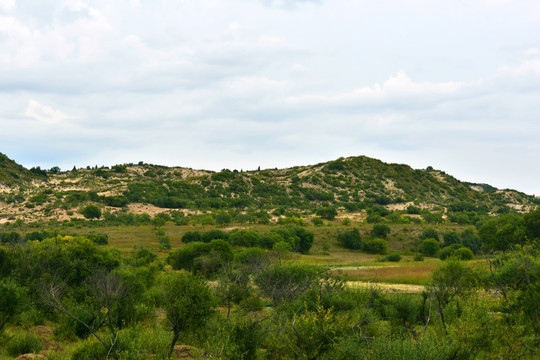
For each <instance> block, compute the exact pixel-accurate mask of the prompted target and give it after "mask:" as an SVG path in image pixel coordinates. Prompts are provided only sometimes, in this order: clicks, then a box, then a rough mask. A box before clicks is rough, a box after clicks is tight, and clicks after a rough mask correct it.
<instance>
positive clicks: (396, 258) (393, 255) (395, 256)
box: [384, 252, 401, 262]
mask: <svg viewBox="0 0 540 360" xmlns="http://www.w3.org/2000/svg"><path fill="white" fill-rule="evenodd" d="M384 259H385V260H386V261H391V262H399V261H400V260H401V255H400V254H399V253H397V252H393V253H390V254H388V255H386V257H385V258H384Z"/></svg>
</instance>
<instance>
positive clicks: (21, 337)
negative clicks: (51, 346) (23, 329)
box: [7, 332, 42, 356]
mask: <svg viewBox="0 0 540 360" xmlns="http://www.w3.org/2000/svg"><path fill="white" fill-rule="evenodd" d="M41 347H42V346H41V341H39V339H38V338H37V337H35V336H34V335H33V334H32V333H28V332H27V333H19V334H16V335H14V336H13V337H12V338H11V339H10V340H9V342H8V343H7V352H8V354H9V355H11V356H19V355H22V354H30V353H33V354H37V353H38V352H40V351H41Z"/></svg>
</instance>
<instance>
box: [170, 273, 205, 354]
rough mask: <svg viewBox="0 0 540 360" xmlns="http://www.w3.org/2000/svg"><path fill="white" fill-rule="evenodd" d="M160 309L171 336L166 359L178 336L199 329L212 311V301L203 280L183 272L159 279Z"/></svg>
mask: <svg viewBox="0 0 540 360" xmlns="http://www.w3.org/2000/svg"><path fill="white" fill-rule="evenodd" d="M162 283H163V287H162V290H163V309H164V310H165V316H166V318H167V321H168V323H169V325H170V327H171V330H172V332H173V338H172V341H171V345H170V348H169V355H170V354H172V352H173V350H174V345H175V344H176V342H177V341H178V339H179V337H180V334H181V333H182V332H183V331H185V330H188V329H197V328H200V327H201V326H203V325H204V324H205V323H206V321H207V319H208V318H209V317H210V316H211V315H212V314H213V313H214V311H215V305H216V302H215V299H214V298H213V297H212V293H211V291H210V289H209V287H208V285H207V283H206V281H204V279H202V278H200V277H197V276H195V275H192V274H190V273H184V272H180V273H177V272H174V273H170V274H167V276H166V277H165V278H164V279H163V282H162Z"/></svg>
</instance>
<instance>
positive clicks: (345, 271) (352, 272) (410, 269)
mask: <svg viewBox="0 0 540 360" xmlns="http://www.w3.org/2000/svg"><path fill="white" fill-rule="evenodd" d="M437 266H438V262H435V261H433V262H426V263H404V264H402V265H393V266H365V267H358V268H340V269H338V270H335V271H336V273H338V274H340V275H342V276H344V277H345V278H346V279H347V280H356V281H373V282H385V283H398V284H417V285H425V284H426V283H427V282H428V281H429V279H430V278H431V273H432V272H433V270H434V269H435V268H436V267H437Z"/></svg>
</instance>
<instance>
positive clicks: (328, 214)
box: [317, 207, 337, 220]
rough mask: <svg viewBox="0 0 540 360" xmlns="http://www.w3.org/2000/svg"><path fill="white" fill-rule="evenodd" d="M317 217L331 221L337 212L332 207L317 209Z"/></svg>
mask: <svg viewBox="0 0 540 360" xmlns="http://www.w3.org/2000/svg"><path fill="white" fill-rule="evenodd" d="M317 215H318V216H320V217H321V218H323V219H326V220H333V219H335V218H336V216H337V211H336V209H334V208H333V207H323V208H320V209H317Z"/></svg>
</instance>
